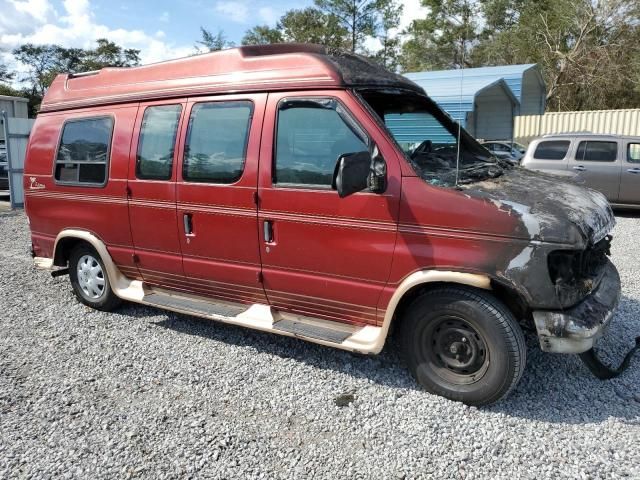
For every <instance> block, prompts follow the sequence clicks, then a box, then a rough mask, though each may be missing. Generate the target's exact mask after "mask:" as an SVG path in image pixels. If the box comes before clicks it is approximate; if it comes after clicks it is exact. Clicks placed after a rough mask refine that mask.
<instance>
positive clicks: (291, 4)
mask: <svg viewBox="0 0 640 480" xmlns="http://www.w3.org/2000/svg"><path fill="white" fill-rule="evenodd" d="M401 2H402V3H403V4H404V9H405V12H404V15H403V17H402V20H401V22H400V25H399V27H400V28H403V27H405V26H407V25H408V24H409V22H410V21H411V20H412V19H413V18H416V16H423V15H424V14H425V11H424V9H423V8H421V7H420V6H419V2H420V0H401ZM312 3H313V0H182V1H175V0H174V1H170V0H139V1H121V0H0V60H1V61H4V62H5V63H7V64H9V65H10V66H11V67H12V68H14V69H15V70H16V71H17V72H21V71H22V70H24V67H23V66H22V65H17V64H15V62H14V61H13V60H12V57H11V55H10V54H9V53H8V52H10V51H11V50H12V49H13V48H15V47H17V46H19V45H21V44H23V43H27V42H30V43H35V44H46V43H56V44H60V45H63V46H65V47H83V48H88V47H91V46H92V45H94V43H95V40H96V39H97V38H101V37H106V38H109V39H110V40H113V41H115V42H116V43H118V44H120V45H122V46H125V47H128V48H137V49H139V50H140V51H141V57H142V62H143V63H151V62H157V61H161V60H167V59H170V58H177V57H183V56H186V55H190V54H192V53H194V52H195V47H194V45H195V43H196V41H197V40H198V38H199V37H200V32H199V28H200V26H203V27H205V28H207V29H209V30H211V31H213V32H217V31H218V30H219V29H221V30H223V31H224V33H225V35H227V37H228V39H229V40H231V41H233V42H236V43H238V42H239V41H240V39H241V38H242V35H243V34H244V32H245V31H246V30H247V29H249V28H251V27H252V26H254V25H258V24H269V25H275V23H276V21H277V19H278V18H279V17H280V16H281V15H282V14H283V13H284V12H285V11H287V10H289V9H291V8H304V7H306V6H309V5H312Z"/></svg>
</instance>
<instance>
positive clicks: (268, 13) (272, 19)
mask: <svg viewBox="0 0 640 480" xmlns="http://www.w3.org/2000/svg"><path fill="white" fill-rule="evenodd" d="M258 15H259V16H260V18H261V19H262V21H263V22H265V23H268V24H269V25H274V24H275V23H276V22H277V21H278V19H279V18H280V15H278V14H277V13H276V11H275V10H274V9H273V8H271V7H262V8H261V9H260V10H258Z"/></svg>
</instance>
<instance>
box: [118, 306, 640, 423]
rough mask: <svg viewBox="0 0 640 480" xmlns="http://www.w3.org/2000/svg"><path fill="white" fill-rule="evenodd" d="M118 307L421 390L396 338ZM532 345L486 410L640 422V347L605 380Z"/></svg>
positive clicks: (625, 329) (626, 311) (619, 344)
mask: <svg viewBox="0 0 640 480" xmlns="http://www.w3.org/2000/svg"><path fill="white" fill-rule="evenodd" d="M638 312H640V302H639V301H638V300H635V299H633V298H630V297H624V298H623V300H622V302H621V305H620V308H619V310H618V312H617V313H616V317H615V318H614V320H613V322H612V324H611V326H610V328H609V330H608V333H607V335H606V337H605V338H603V339H602V340H601V341H600V344H599V355H600V357H601V358H602V359H603V360H605V361H607V362H609V363H612V364H615V365H616V366H617V365H618V364H619V363H620V361H621V358H622V357H623V356H624V354H625V353H626V351H628V349H629V348H630V347H631V346H632V345H633V339H634V338H635V337H636V336H638V335H640V321H638V318H637V316H636V315H637V313H638ZM119 313H121V314H123V315H126V316H131V317H138V318H145V317H149V315H158V314H161V315H164V316H165V318H164V319H162V320H160V321H156V322H153V323H152V324H153V325H155V326H156V327H159V328H166V329H169V330H172V331H174V332H177V333H180V334H185V335H195V336H198V337H201V338H203V339H206V340H211V341H214V342H223V343H226V344H230V345H234V346H238V347H243V348H253V349H257V350H259V351H260V352H261V353H267V354H270V355H274V356H278V357H280V358H288V359H294V360H296V361H299V362H303V363H305V364H307V365H310V366H312V367H313V368H318V369H323V370H331V371H334V372H337V373H339V374H344V375H349V376H352V377H354V378H357V379H366V380H371V381H373V382H375V383H377V384H380V385H383V386H385V387H389V388H391V389H404V390H410V391H420V387H419V386H418V385H417V384H416V382H415V381H414V380H413V378H412V377H411V375H410V374H409V373H408V371H407V369H406V368H405V365H404V362H403V361H402V359H401V356H400V354H399V351H398V350H399V349H398V346H397V344H396V343H395V341H392V340H391V341H388V342H387V345H386V346H385V348H384V350H383V352H382V353H381V354H380V355H376V356H365V355H358V354H352V353H350V352H345V351H341V350H337V349H332V348H329V347H323V346H320V345H315V344H312V343H308V342H305V341H302V340H297V339H293V338H289V337H282V336H278V335H273V334H269V333H263V332H259V331H255V330H249V329H245V328H242V327H235V326H232V325H225V324H222V323H218V322H212V321H209V320H205V319H200V318H197V317H191V316H187V315H180V314H175V313H172V312H166V311H162V310H156V309H154V308H151V307H144V306H140V305H132V304H128V305H126V306H124V307H123V308H122V309H121V310H120V312H119ZM630 319H633V321H630ZM527 347H528V352H527V353H528V360H527V368H526V370H525V373H524V375H523V378H522V380H521V381H520V383H519V385H518V386H517V387H516V389H515V390H514V392H513V393H512V394H511V395H510V396H509V397H508V398H507V399H505V400H503V401H502V402H500V403H498V404H496V405H492V406H489V407H482V408H481V410H482V411H485V412H487V413H498V414H504V415H507V416H511V417H519V418H527V419H530V420H539V421H544V422H551V423H570V424H584V423H598V422H603V421H606V420H607V419H608V418H610V417H614V418H620V419H624V420H628V421H630V422H632V423H634V424H637V423H639V422H640V354H639V355H638V356H637V357H636V358H634V360H633V361H632V363H631V366H630V368H629V370H627V371H626V372H625V373H624V374H623V375H622V376H621V377H619V378H617V379H613V380H608V381H602V380H598V379H597V378H595V377H594V376H593V375H592V374H591V373H590V372H589V370H587V368H586V367H585V366H584V365H583V364H582V362H581V361H580V359H579V358H578V357H577V356H576V355H559V354H547V353H544V352H542V351H540V349H539V348H538V345H537V339H536V338H535V336H534V335H532V334H529V335H527ZM425 395H427V394H426V393H425Z"/></svg>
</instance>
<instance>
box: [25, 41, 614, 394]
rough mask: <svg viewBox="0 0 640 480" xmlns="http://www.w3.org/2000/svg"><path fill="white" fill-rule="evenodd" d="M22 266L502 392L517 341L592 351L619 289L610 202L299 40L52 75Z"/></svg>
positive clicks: (96, 289) (29, 171)
mask: <svg viewBox="0 0 640 480" xmlns="http://www.w3.org/2000/svg"><path fill="white" fill-rule="evenodd" d="M24 178H25V184H24V187H25V195H26V200H25V204H26V210H27V214H28V217H29V221H30V226H31V234H32V244H33V246H32V248H33V255H34V257H35V263H36V265H38V266H39V267H42V268H47V269H52V270H53V271H54V272H53V274H54V275H62V274H65V273H68V274H69V276H70V278H71V284H72V286H73V289H74V291H75V293H76V295H77V297H78V299H79V301H81V302H82V303H84V304H86V305H89V306H91V307H93V308H96V309H100V310H111V309H113V308H115V307H117V306H118V305H119V303H120V302H121V301H122V300H127V301H130V302H137V303H142V304H146V305H152V306H154V307H160V308H164V309H167V310H172V311H175V312H181V313H185V314H189V315H196V316H200V317H205V318H210V319H214V320H219V321H222V322H226V323H230V324H235V325H242V326H246V327H250V328H255V329H258V330H263V331H269V332H274V333H278V334H281V335H287V336H293V337H299V338H302V339H305V340H309V341H312V342H316V343H320V344H323V345H327V346H333V347H336V348H341V349H345V350H350V351H354V352H361V353H369V354H375V353H378V352H380V350H382V348H383V346H384V344H385V341H386V339H387V336H388V334H389V332H390V330H391V329H392V328H395V329H397V330H398V331H399V333H400V339H401V342H400V345H401V348H402V349H403V353H404V355H405V356H406V358H407V363H408V365H409V368H410V370H411V372H412V373H413V375H414V376H415V378H416V379H417V381H418V382H419V383H420V384H421V385H423V386H424V387H425V388H426V389H427V390H428V391H430V392H434V393H436V394H439V395H443V396H445V397H448V398H451V399H455V400H459V401H463V402H466V403H468V404H473V405H480V404H487V403H491V402H495V401H497V400H498V399H500V398H502V397H503V396H505V395H506V394H508V393H509V391H510V390H511V389H512V388H513V387H514V386H515V385H516V383H517V382H518V380H519V378H520V376H521V375H522V372H523V369H524V367H525V354H526V351H525V342H524V336H523V330H525V329H530V330H532V331H535V332H537V335H538V337H539V340H540V346H541V348H542V349H543V350H544V351H548V352H561V353H579V352H583V351H586V350H588V349H590V348H591V347H592V345H593V343H594V341H595V340H596V339H597V338H598V337H599V336H600V335H601V333H602V331H603V329H604V328H605V326H606V325H607V323H608V322H609V320H610V318H611V316H612V314H613V311H614V309H615V308H616V305H617V303H618V300H619V296H620V280H619V277H618V273H617V271H616V269H615V267H614V266H613V265H612V263H611V262H610V261H609V259H608V257H607V255H608V253H609V244H610V239H611V237H610V236H609V233H610V231H611V229H612V228H613V226H614V217H613V215H612V212H611V209H610V207H609V205H608V203H607V201H606V200H605V198H604V197H603V196H602V195H601V194H599V193H597V192H594V191H591V190H587V189H584V188H581V187H579V186H576V185H573V184H569V183H561V182H560V181H559V180H557V179H554V178H552V177H547V176H544V175H542V174H538V173H535V172H529V171H526V170H523V169H520V168H515V167H513V166H512V165H510V164H508V163H505V162H502V161H500V160H498V159H496V158H494V157H492V156H491V154H490V153H489V152H488V151H487V150H486V149H484V148H483V147H482V146H481V145H479V144H478V143H477V142H476V141H475V140H474V139H473V138H472V137H471V136H469V135H468V134H467V133H466V132H465V131H464V130H462V129H459V127H458V125H457V124H456V123H455V122H453V121H452V120H451V119H450V117H449V116H448V115H447V114H445V113H444V112H443V111H442V110H440V108H438V106H437V105H436V104H435V103H434V102H433V101H432V100H430V99H429V97H428V96H427V94H426V93H425V92H424V91H423V90H422V89H421V88H420V87H418V86H417V85H415V84H414V83H412V82H411V81H409V80H407V79H405V78H403V77H401V76H399V75H395V74H393V73H390V72H388V71H386V70H384V69H382V68H381V67H378V66H376V65H374V64H372V63H369V62H368V61H367V60H365V59H363V58H361V57H359V56H355V55H350V54H336V55H328V54H326V53H325V51H324V50H323V49H322V48H321V47H317V46H310V45H271V46H259V47H253V46H252V47H241V48H237V49H231V50H226V51H221V52H216V53H212V54H207V55H200V56H194V57H189V58H184V59H180V60H175V61H169V62H164V63H158V64H154V65H147V66H142V67H136V68H126V69H121V68H106V69H103V70H101V71H97V72H90V73H84V74H79V75H59V76H58V77H57V78H56V79H55V81H54V82H53V84H52V85H51V87H50V88H49V90H48V92H47V94H46V96H45V98H44V101H43V103H42V109H41V111H40V114H39V115H38V118H37V120H36V123H35V126H34V128H33V131H32V133H31V138H30V143H29V147H28V152H27V159H26V165H25V174H24Z"/></svg>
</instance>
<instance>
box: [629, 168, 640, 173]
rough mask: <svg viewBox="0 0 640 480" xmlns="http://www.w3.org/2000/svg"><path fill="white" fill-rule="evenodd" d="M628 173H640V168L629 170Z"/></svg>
mask: <svg viewBox="0 0 640 480" xmlns="http://www.w3.org/2000/svg"><path fill="white" fill-rule="evenodd" d="M627 172H629V173H640V168H628V169H627Z"/></svg>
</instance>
